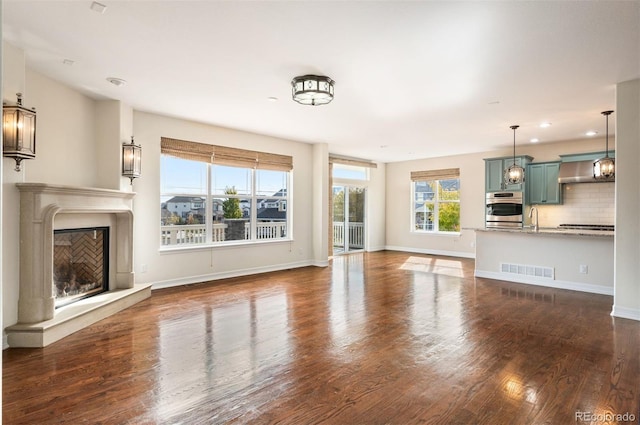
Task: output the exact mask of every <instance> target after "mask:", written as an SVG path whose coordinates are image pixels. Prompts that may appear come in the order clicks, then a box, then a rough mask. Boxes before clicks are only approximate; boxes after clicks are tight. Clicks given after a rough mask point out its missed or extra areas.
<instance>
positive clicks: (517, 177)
mask: <svg viewBox="0 0 640 425" xmlns="http://www.w3.org/2000/svg"><path fill="white" fill-rule="evenodd" d="M505 182H506V183H507V184H520V183H522V182H524V168H522V167H521V166H519V165H517V164H516V163H515V162H514V163H513V165H512V166H510V167H509V168H507V172H506V173H505Z"/></svg>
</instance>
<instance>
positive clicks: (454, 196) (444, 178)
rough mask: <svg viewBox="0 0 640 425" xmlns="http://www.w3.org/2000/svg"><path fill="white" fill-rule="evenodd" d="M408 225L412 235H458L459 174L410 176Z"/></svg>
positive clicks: (441, 172) (447, 171)
mask: <svg viewBox="0 0 640 425" xmlns="http://www.w3.org/2000/svg"><path fill="white" fill-rule="evenodd" d="M411 180H412V185H413V190H412V192H413V196H412V204H413V205H412V221H413V231H416V232H454V233H457V232H460V170H459V169H458V168H450V169H445V170H433V171H414V172H412V173H411Z"/></svg>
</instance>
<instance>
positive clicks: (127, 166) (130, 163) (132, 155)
mask: <svg viewBox="0 0 640 425" xmlns="http://www.w3.org/2000/svg"><path fill="white" fill-rule="evenodd" d="M122 175H123V176H124V177H129V179H130V180H131V184H133V179H135V178H138V177H140V176H141V175H142V146H140V145H136V144H135V143H134V142H133V137H131V143H123V144H122Z"/></svg>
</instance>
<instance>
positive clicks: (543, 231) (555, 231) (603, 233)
mask: <svg viewBox="0 0 640 425" xmlns="http://www.w3.org/2000/svg"><path fill="white" fill-rule="evenodd" d="M473 230H475V231H479V232H506V233H520V234H524V235H568V236H569V235H570V236H599V237H605V238H613V237H614V236H615V232H612V231H610V230H585V229H562V228H558V227H541V228H540V229H539V230H538V231H537V232H536V231H535V230H533V228H532V227H529V226H525V227H523V228H517V229H495V228H494V229H491V228H489V229H486V228H475V229H473Z"/></svg>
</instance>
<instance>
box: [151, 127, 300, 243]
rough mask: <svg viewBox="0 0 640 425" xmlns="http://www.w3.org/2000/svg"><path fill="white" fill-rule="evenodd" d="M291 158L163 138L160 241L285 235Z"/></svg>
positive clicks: (249, 239) (223, 240)
mask: <svg viewBox="0 0 640 425" xmlns="http://www.w3.org/2000/svg"><path fill="white" fill-rule="evenodd" d="M291 169H292V158H291V157H290V156H285V155H275V154H267V153H261V152H253V151H247V150H240V149H234V148H228V147H220V146H214V145H206V144H201V143H195V142H186V141H181V140H176V139H167V138H162V156H161V188H160V191H161V193H160V202H161V205H160V211H161V214H160V218H161V223H160V226H161V244H162V245H163V246H165V247H166V246H189V245H207V244H223V243H225V242H230V241H235V242H236V243H237V242H239V241H246V242H255V241H258V240H276V239H286V238H288V237H289V231H288V229H289V228H290V224H289V222H290V217H289V215H288V214H287V209H286V204H287V203H288V201H289V190H288V189H289V178H290V171H291Z"/></svg>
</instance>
